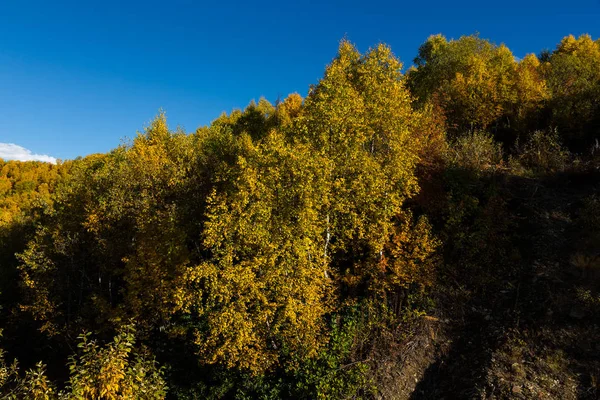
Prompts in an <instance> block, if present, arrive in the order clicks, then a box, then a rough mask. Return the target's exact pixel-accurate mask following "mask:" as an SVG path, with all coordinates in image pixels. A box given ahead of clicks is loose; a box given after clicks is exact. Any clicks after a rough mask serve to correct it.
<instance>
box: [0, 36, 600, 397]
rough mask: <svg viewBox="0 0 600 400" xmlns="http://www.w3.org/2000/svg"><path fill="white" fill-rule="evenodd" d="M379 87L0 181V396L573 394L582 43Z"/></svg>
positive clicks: (437, 65) (596, 366) (5, 171)
mask: <svg viewBox="0 0 600 400" xmlns="http://www.w3.org/2000/svg"><path fill="white" fill-rule="evenodd" d="M402 70H403V64H402V63H401V62H400V60H398V59H397V58H396V57H395V56H394V54H393V53H392V50H391V49H390V48H389V47H388V46H386V45H383V44H381V45H378V46H376V47H374V48H372V49H370V50H369V51H368V52H366V53H364V54H361V53H360V52H359V51H358V50H357V49H356V47H355V46H354V45H353V44H351V43H350V42H348V41H346V40H343V41H341V43H340V47H339V49H338V53H337V55H336V57H335V58H334V59H333V60H332V62H331V63H330V64H329V65H328V66H327V68H326V70H325V72H324V75H323V77H322V78H321V79H320V80H319V81H318V83H317V84H316V85H314V86H312V87H311V89H310V91H309V94H308V95H307V96H306V97H305V98H302V97H301V96H300V95H298V94H291V95H289V96H288V97H286V98H285V99H283V100H281V101H278V102H277V104H271V103H269V102H268V101H267V100H265V99H260V100H259V101H258V102H254V101H252V102H251V103H250V104H249V105H248V107H247V108H246V109H244V110H234V111H232V112H231V113H230V114H223V115H221V116H220V117H218V118H217V119H215V120H214V121H213V122H212V123H211V124H210V125H209V126H206V127H200V128H198V129H197V130H196V131H194V132H190V133H186V132H184V131H182V130H181V129H177V130H172V129H171V128H170V127H169V125H168V123H167V118H166V115H165V114H164V113H162V112H161V113H159V115H158V116H157V117H156V118H155V119H154V120H153V121H152V122H151V123H150V124H149V125H148V126H147V127H146V128H145V129H144V131H143V132H141V133H138V134H137V135H136V136H135V138H133V139H132V140H130V141H129V142H126V143H124V144H122V145H121V146H119V147H116V148H115V149H113V150H112V151H110V152H108V153H102V154H94V155H91V156H88V157H84V158H78V159H75V160H72V161H68V162H64V163H62V162H61V163H59V164H58V165H49V164H44V163H21V162H4V161H2V162H1V164H0V167H2V169H1V173H2V174H1V175H0V278H1V279H0V327H2V331H1V332H2V335H1V336H2V337H1V339H0V344H1V346H0V348H2V349H4V350H2V351H0V396H4V397H3V398H9V399H13V398H14V399H20V398H28V399H29V398H31V399H98V398H103V399H164V398H176V399H199V398H202V399H254V398H259V399H282V398H293V399H442V398H446V399H453V398H484V399H501V398H502V399H504V398H511V399H512V398H523V399H528V398H544V399H594V398H598V395H599V382H600V361H599V360H600V347H599V345H598V340H597V338H598V337H600V331H599V330H600V328H599V326H598V324H599V322H600V321H599V317H600V313H599V310H600V253H599V252H598V249H599V248H600V247H599V246H600V158H599V156H600V148H599V144H598V141H599V140H600V40H595V41H594V40H593V39H592V38H591V37H589V36H587V35H583V36H581V37H579V38H575V37H573V36H568V37H565V38H564V39H563V40H562V41H561V42H560V43H559V44H558V45H557V46H556V49H555V50H553V51H552V52H549V51H546V52H542V53H540V55H534V54H530V55H528V56H526V57H524V58H523V59H516V58H515V57H514V55H513V54H512V53H511V52H510V50H509V49H508V48H507V47H506V46H504V45H496V44H494V43H491V42H489V41H487V40H484V39H482V38H480V37H478V36H476V35H472V36H464V37H461V38H460V39H458V40H447V39H446V38H444V37H443V36H441V35H436V36H432V37H430V38H429V39H428V40H427V41H426V42H425V43H424V44H423V45H422V46H421V48H420V49H419V55H418V57H417V58H416V59H415V66H414V67H412V68H410V69H408V71H407V72H406V73H402Z"/></svg>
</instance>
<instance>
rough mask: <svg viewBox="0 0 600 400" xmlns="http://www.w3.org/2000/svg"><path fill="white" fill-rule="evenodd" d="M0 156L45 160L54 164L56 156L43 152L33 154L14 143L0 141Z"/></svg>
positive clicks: (14, 158)
mask: <svg viewBox="0 0 600 400" xmlns="http://www.w3.org/2000/svg"><path fill="white" fill-rule="evenodd" d="M0 158H2V159H3V160H19V161H45V162H49V163H52V164H56V158H54V157H50V156H47V155H45V154H33V153H32V152H31V150H28V149H26V148H25V147H21V146H19V145H16V144H14V143H0Z"/></svg>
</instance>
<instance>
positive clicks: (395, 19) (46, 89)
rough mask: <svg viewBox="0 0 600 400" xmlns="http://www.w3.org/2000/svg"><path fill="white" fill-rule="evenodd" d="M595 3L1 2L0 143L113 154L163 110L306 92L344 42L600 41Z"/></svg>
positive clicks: (204, 108)
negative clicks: (476, 37)
mask: <svg viewBox="0 0 600 400" xmlns="http://www.w3.org/2000/svg"><path fill="white" fill-rule="evenodd" d="M599 21H600V0H590V1H585V0H584V1H577V2H564V1H561V2H558V1H537V0H534V1H524V0H521V1H512V0H509V1H504V2H489V1H452V2H450V1H443V2H441V1H440V2H436V1H427V2H425V1H412V2H401V1H397V0H396V1H378V0H371V1H331V2H327V1H297V2H295V1H285V0H279V1H278V2H271V1H258V2H237V1H210V2H203V1H180V0H171V1H161V2H158V1H144V2H131V1H129V2H128V1H102V2H100V1H92V0H90V1H72V2H64V1H60V0H56V1H48V0H44V1H34V0H0V143H12V144H16V145H18V146H22V147H23V148H25V149H27V150H29V151H30V152H32V153H35V154H48V155H50V156H54V157H57V158H61V159H68V158H74V157H76V156H79V155H82V156H83V155H87V154H90V153H96V152H106V151H109V150H110V149H111V148H113V147H115V146H117V145H118V144H119V143H120V141H121V139H122V138H124V137H132V136H134V135H135V133H136V131H139V130H142V129H143V127H144V126H145V125H147V124H148V122H149V121H150V120H151V119H152V118H153V117H154V116H155V115H156V113H157V111H158V109H159V108H163V109H164V110H165V111H166V113H167V116H168V118H169V124H170V125H171V126H172V127H176V126H177V125H180V126H182V127H184V128H185V130H186V131H190V132H191V131H193V130H195V129H196V128H197V127H198V126H201V125H206V124H209V123H210V121H212V120H213V119H215V118H216V117H218V115H219V114H220V113H221V112H223V111H230V110H231V109H233V108H243V107H245V106H246V105H247V104H248V102H249V101H250V100H251V99H258V98H259V97H261V96H264V97H266V98H267V99H269V100H271V101H274V100H275V99H277V97H278V96H281V97H284V96H286V95H287V94H288V93H291V92H299V93H300V94H302V95H305V94H306V92H307V90H308V86H309V84H311V83H316V82H317V81H318V79H319V78H320V76H321V75H322V73H323V70H324V68H325V66H326V64H327V63H328V62H329V61H331V59H332V58H333V57H334V56H335V52H336V49H337V45H338V42H339V40H340V39H341V38H342V37H344V36H346V37H347V38H348V39H350V40H351V41H352V42H354V43H356V44H357V46H358V47H359V49H360V50H361V51H364V50H366V49H368V47H369V46H372V45H374V44H376V43H378V42H385V43H388V44H389V45H390V46H391V47H392V49H393V51H394V52H395V54H396V55H397V56H399V57H400V59H401V60H402V61H403V62H404V63H405V64H406V65H407V66H408V65H410V64H411V62H412V59H413V58H414V57H415V55H416V52H417V49H418V47H419V45H420V44H421V43H422V42H423V41H425V40H426V39H427V37H428V36H429V35H431V34H435V33H442V34H444V35H446V36H447V37H449V38H458V37H459V36H461V35H463V34H471V33H474V32H479V33H480V35H481V36H482V37H484V38H488V39H491V40H492V41H494V42H496V43H501V42H502V43H505V44H506V45H507V46H508V47H509V48H510V49H511V50H512V51H513V53H514V54H515V55H516V56H518V57H522V56H524V55H525V54H526V53H530V52H535V53H538V52H539V51H540V50H542V49H544V48H554V46H555V45H556V43H558V41H559V40H560V39H561V38H562V37H563V36H565V35H567V34H575V35H579V34H581V33H589V34H591V35H592V36H593V37H594V38H598V37H600V22H599Z"/></svg>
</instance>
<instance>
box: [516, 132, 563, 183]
mask: <svg viewBox="0 0 600 400" xmlns="http://www.w3.org/2000/svg"><path fill="white" fill-rule="evenodd" d="M517 158H518V160H519V163H520V164H521V165H523V166H524V167H525V168H528V169H530V170H532V171H533V172H536V173H552V172H559V171H563V170H564V169H565V164H566V162H567V160H568V158H569V152H568V151H567V150H565V149H564V148H563V147H562V145H561V143H560V140H559V137H558V131H557V130H556V129H552V130H549V131H535V132H534V133H533V134H531V136H530V137H529V140H528V141H527V142H526V143H525V145H524V146H523V147H522V148H520V147H519V145H518V144H517Z"/></svg>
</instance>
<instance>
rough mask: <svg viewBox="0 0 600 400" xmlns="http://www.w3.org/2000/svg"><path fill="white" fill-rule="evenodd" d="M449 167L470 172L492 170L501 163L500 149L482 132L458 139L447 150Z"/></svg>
mask: <svg viewBox="0 0 600 400" xmlns="http://www.w3.org/2000/svg"><path fill="white" fill-rule="evenodd" d="M448 162H449V164H450V165H452V166H454V167H457V168H461V169H467V170H472V171H485V170H488V169H493V168H495V167H497V166H498V165H500V164H501V163H502V148H501V146H500V144H499V143H496V142H495V141H494V138H493V137H492V135H491V134H489V133H487V132H483V131H475V132H473V133H470V134H467V135H464V136H460V137H458V138H457V139H456V140H455V141H454V142H453V143H452V144H451V145H450V148H449V150H448Z"/></svg>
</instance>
